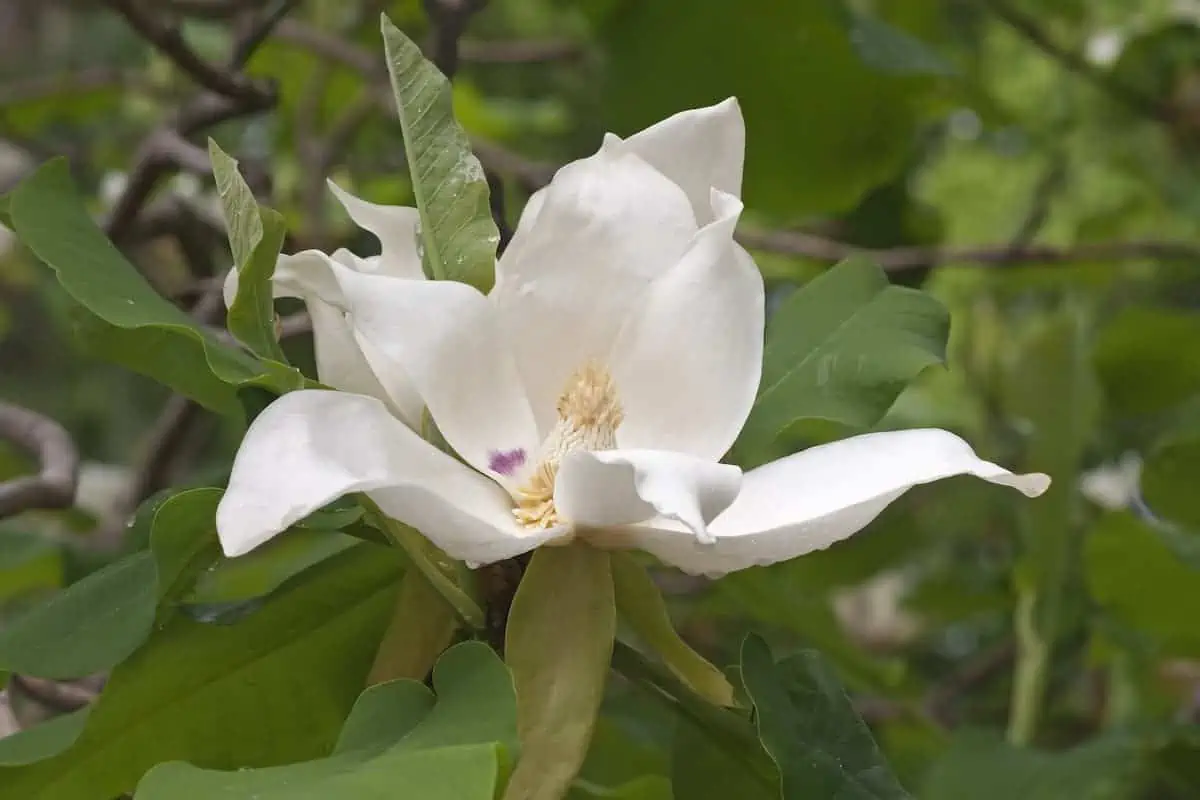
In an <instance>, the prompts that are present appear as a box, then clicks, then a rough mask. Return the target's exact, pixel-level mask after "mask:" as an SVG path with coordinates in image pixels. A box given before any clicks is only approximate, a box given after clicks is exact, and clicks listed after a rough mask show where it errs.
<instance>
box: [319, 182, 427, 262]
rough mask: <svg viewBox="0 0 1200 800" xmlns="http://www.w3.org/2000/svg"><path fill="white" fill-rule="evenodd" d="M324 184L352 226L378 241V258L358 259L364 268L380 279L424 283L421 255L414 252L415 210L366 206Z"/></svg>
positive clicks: (418, 219) (417, 221) (334, 185)
mask: <svg viewBox="0 0 1200 800" xmlns="http://www.w3.org/2000/svg"><path fill="white" fill-rule="evenodd" d="M326 183H328V184H329V189H330V191H332V192H333V194H334V196H335V197H337V199H338V202H340V203H341V204H342V208H344V209H346V213H347V214H349V215H350V219H352V220H354V224H355V225H357V226H358V227H360V228H362V229H363V230H366V231H370V232H371V233H373V234H375V238H377V239H378V240H379V245H380V248H381V249H380V255H379V258H378V259H362V261H363V262H364V263H365V264H369V265H370V266H371V267H372V268H373V269H374V270H375V271H376V272H378V273H379V274H380V275H391V276H392V277H394V278H408V279H409V280H424V279H425V271H424V270H423V269H422V268H421V254H420V252H419V251H418V249H417V241H418V236H419V233H418V231H419V229H420V224H421V218H420V215H419V214H418V213H417V210H416V209H415V208H409V207H408V206H382V205H378V204H376V203H369V202H367V201H366V200H363V199H362V198H360V197H355V196H354V195H352V194H350V192H347V191H346V190H345V189H343V188H341V187H340V186H338V185H337V184H336V183H334V182H333V181H326Z"/></svg>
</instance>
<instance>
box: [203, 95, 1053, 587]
mask: <svg viewBox="0 0 1200 800" xmlns="http://www.w3.org/2000/svg"><path fill="white" fill-rule="evenodd" d="M744 136H745V133H744V128H743V124H742V118H741V113H740V111H739V109H738V106H737V103H736V101H734V100H728V101H726V102H724V103H721V104H719V105H717V106H713V107H711V108H703V109H698V110H694V111H688V112H684V113H682V114H678V115H676V116H674V117H671V118H670V119H667V120H666V121H664V122H661V123H659V124H657V125H655V126H653V127H651V128H649V129H647V130H645V131H642V132H641V133H639V134H637V135H636V136H633V137H632V138H630V139H628V140H621V139H619V138H617V137H615V136H608V137H607V138H606V139H605V141H604V144H603V146H602V147H601V149H600V151H599V152H598V153H596V154H595V155H594V156H592V157H590V158H587V159H584V160H582V161H577V162H575V163H572V164H569V165H568V166H566V167H564V168H562V169H561V170H559V172H558V174H557V175H556V176H555V178H554V180H553V182H552V183H551V184H550V185H549V186H548V187H546V188H545V189H543V190H542V191H540V192H538V193H537V194H536V195H535V196H534V197H533V198H531V200H530V202H529V204H528V206H527V208H526V209H525V212H524V214H523V215H522V217H521V220H520V224H519V226H518V229H517V231H516V233H515V235H514V237H513V240H512V242H511V244H510V245H509V247H508V250H507V251H506V252H505V253H504V255H503V257H502V258H501V259H500V261H499V264H498V265H497V270H496V273H497V274H496V286H495V289H494V290H493V291H492V292H491V293H490V294H489V295H487V296H484V295H482V294H480V293H479V292H478V291H476V290H475V289H473V288H472V287H470V286H467V285H465V284H461V283H455V282H450V281H416V280H414V281H397V280H394V279H391V278H386V277H381V276H378V275H371V274H367V273H365V272H363V271H355V270H353V269H347V268H346V267H345V266H343V265H342V264H340V263H338V262H337V261H336V260H334V259H324V260H323V262H322V263H323V264H324V266H325V268H326V275H327V276H328V278H329V280H326V281H323V282H322V283H321V285H324V286H328V288H327V290H326V291H327V295H325V296H324V297H323V299H325V300H326V301H327V302H330V303H331V304H335V305H338V304H340V305H341V307H343V308H345V309H346V310H347V312H348V318H349V319H350V320H351V321H352V325H353V330H354V334H355V336H356V338H357V340H358V342H359V343H360V344H361V345H362V346H363V353H364V354H365V356H366V358H367V360H368V361H369V362H370V363H371V366H372V368H373V370H374V372H375V375H376V376H377V377H378V378H379V380H380V382H381V383H382V385H383V387H384V388H385V389H387V390H388V391H389V392H392V391H395V388H394V387H397V386H405V385H407V382H409V381H411V384H412V386H415V387H416V389H417V391H418V393H419V395H420V397H421V399H422V400H423V402H424V403H425V405H426V406H427V408H428V411H429V413H430V415H431V416H432V418H433V420H434V421H435V422H436V423H437V426H438V428H439V430H440V432H441V434H442V436H443V437H444V438H445V439H446V441H447V442H448V443H449V445H451V447H452V448H453V449H454V451H455V452H456V453H457V454H458V455H459V456H460V457H461V459H462V461H459V460H456V459H455V458H453V457H451V456H450V455H447V454H446V453H444V452H442V451H441V450H438V449H436V448H435V447H434V446H433V445H431V444H429V443H428V442H426V441H425V440H423V439H421V438H420V437H419V436H418V435H417V434H416V433H414V432H413V431H412V430H411V429H410V428H409V427H407V426H405V425H403V424H400V423H399V422H397V420H396V419H395V417H393V416H392V414H391V413H389V410H388V408H387V406H386V405H385V404H384V403H383V402H381V401H380V400H378V399H376V398H374V397H371V396H365V395H358V394H349V393H344V392H329V391H300V392H293V393H291V394H288V395H286V396H284V397H282V398H280V399H279V400H278V401H276V402H275V403H274V404H273V405H271V406H270V407H269V408H268V409H267V410H266V411H264V412H263V413H262V415H261V416H259V417H258V418H257V419H256V420H255V421H254V423H253V424H252V425H251V427H250V430H249V431H248V432H247V434H246V438H245V441H244V442H243V444H242V448H241V450H240V452H239V453H238V455H237V458H236V460H235V462H234V466H233V473H232V476H231V478H230V483H229V489H228V491H227V492H226V494H225V497H224V499H223V500H222V502H221V506H220V509H219V511H218V515H217V528H218V531H219V533H220V538H221V542H222V545H223V546H224V549H225V552H226V553H228V554H229V555H238V554H240V553H245V552H246V551H248V550H250V549H252V548H254V547H256V546H258V545H259V544H261V543H262V542H264V541H266V540H267V539H269V538H271V537H272V536H274V535H276V534H277V533H279V532H280V531H282V530H284V529H285V528H287V526H288V525H290V524H292V523H294V522H296V521H297V520H299V519H301V518H303V517H304V516H306V515H307V514H309V513H311V512H312V511H314V510H315V509H317V508H319V507H321V506H323V505H325V504H326V503H328V502H330V501H332V500H333V499H335V498H337V497H339V496H341V495H344V494H346V493H349V492H365V493H367V494H368V495H369V496H370V497H371V498H372V499H373V500H374V501H375V502H376V503H377V504H378V505H379V506H380V508H382V509H383V510H384V511H385V512H386V513H388V514H390V515H392V516H393V517H395V518H396V519H398V520H400V521H402V522H405V523H407V524H409V525H411V526H412V527H414V528H416V529H417V530H419V531H421V532H422V533H423V534H424V535H425V536H427V537H429V538H430V539H431V540H432V541H433V542H434V543H435V544H437V545H438V546H439V547H441V548H442V549H443V550H445V551H446V552H447V553H448V554H450V555H451V556H453V557H455V558H459V559H462V560H465V561H467V562H468V563H470V564H473V565H475V564H483V563H488V562H492V561H497V560H500V559H503V558H507V557H511V556H514V555H517V554H519V553H522V552H525V551H528V550H531V549H533V548H535V547H538V546H540V545H545V544H550V543H562V542H566V541H569V540H571V539H572V538H575V537H578V538H581V539H584V540H587V541H590V542H592V543H593V544H595V545H597V546H602V547H630V548H638V549H642V550H646V551H649V552H650V553H653V554H654V555H655V556H657V557H658V558H659V559H661V560H662V561H664V562H667V563H670V564H674V565H675V566H677V567H679V568H681V569H683V570H685V571H687V572H691V573H703V574H709V575H718V574H722V573H726V572H729V571H732V570H737V569H742V568H744V567H749V566H751V565H754V564H767V563H771V562H776V561H781V560H785V559H790V558H793V557H795V556H798V555H802V554H804V553H807V552H810V551H812V550H817V549H820V548H824V547H827V546H829V545H830V544H832V543H834V542H836V541H839V540H841V539H844V538H846V537H848V536H850V535H851V534H853V533H854V532H855V531H858V530H859V529H861V528H862V527H863V526H865V525H866V524H867V523H868V522H870V521H871V520H872V519H874V518H875V517H876V516H877V515H878V514H879V513H880V512H881V511H882V510H883V509H884V508H885V507H886V506H887V505H888V504H889V503H891V502H892V501H894V500H895V499H896V498H898V497H899V496H900V495H902V494H903V493H904V492H905V491H907V490H908V489H909V488H911V487H912V486H915V485H917V484H922V483H928V482H931V481H935V480H939V479H941V478H946V477H950V476H952V475H960V474H970V475H975V476H977V477H979V478H983V479H984V480H987V481H991V482H993V483H999V484H1004V485H1008V486H1013V487H1015V488H1017V489H1019V490H1021V491H1022V492H1024V493H1025V494H1027V495H1030V496H1034V495H1038V494H1040V493H1041V492H1043V491H1044V490H1045V489H1046V487H1047V485H1048V483H1049V479H1048V478H1047V477H1046V476H1044V475H1022V476H1017V475H1013V474H1012V473H1010V472H1008V471H1007V470H1004V469H1002V468H1001V467H999V466H996V465H995V464H990V463H988V462H986V461H982V460H980V459H979V458H978V457H977V456H976V455H975V454H974V453H973V452H972V450H971V448H970V447H969V446H968V445H967V444H966V443H965V442H964V441H963V440H962V439H960V438H958V437H957V436H955V435H953V434H951V433H948V432H946V431H941V430H910V431H897V432H887V433H872V434H867V435H863V436H856V437H853V438H851V439H847V440H845V441H841V442H836V443H834V444H828V445H823V446H820V447H814V448H812V449H810V450H807V451H804V452H802V453H798V454H796V455H793V456H790V457H788V458H784V459H782V460H780V461H777V462H775V463H772V464H768V465H766V466H764V467H760V468H758V469H755V470H752V471H750V472H748V473H746V474H745V475H743V473H742V471H741V470H740V469H739V468H738V467H736V466H732V465H728V464H721V463H719V460H720V459H721V458H722V457H723V456H724V454H725V453H726V451H727V450H728V449H729V447H730V446H731V445H732V444H733V441H734V439H735V438H736V437H737V435H738V433H739V431H740V429H741V427H742V425H743V423H744V422H745V420H746V417H747V415H748V413H749V411H750V408H751V405H752V404H753V402H754V397H755V394H756V393H757V390H758V383H759V377H760V372H761V366H762V348H763V284H762V278H761V276H760V274H759V272H758V270H757V268H756V267H755V265H754V262H753V261H752V260H751V258H750V256H749V255H748V254H747V253H746V252H745V251H744V250H743V249H742V248H741V247H740V246H739V245H738V244H737V243H736V242H735V241H734V240H733V230H734V225H735V224H736V222H737V219H738V215H739V214H740V212H741V210H742V204H741V201H740V200H739V199H738V194H739V192H740V188H741V176H742V152H743V144H744ZM333 284H336V286H333ZM313 285H317V282H315V281H314V282H313ZM330 298H333V299H330ZM463 462H465V463H463Z"/></svg>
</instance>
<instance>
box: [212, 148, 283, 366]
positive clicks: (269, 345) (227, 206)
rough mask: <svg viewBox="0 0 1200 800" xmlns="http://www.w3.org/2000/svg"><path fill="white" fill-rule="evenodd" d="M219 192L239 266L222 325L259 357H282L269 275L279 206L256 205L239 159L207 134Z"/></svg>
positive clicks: (278, 235)
mask: <svg viewBox="0 0 1200 800" xmlns="http://www.w3.org/2000/svg"><path fill="white" fill-rule="evenodd" d="M208 154H209V158H210V159H211V160H212V165H213V177H214V178H215V179H216V184H217V194H218V195H219V196H220V198H221V211H222V213H223V215H224V217H225V227H226V229H227V231H228V234H229V248H230V250H231V251H232V253H233V264H234V268H235V269H237V274H238V286H237V295H236V296H235V297H234V300H233V304H232V305H231V306H230V307H229V316H228V317H227V319H226V325H227V326H228V328H229V332H230V333H232V334H233V335H234V337H235V338H236V339H237V340H238V341H239V342H241V343H242V344H244V345H246V347H248V348H250V350H251V352H254V353H257V354H258V355H260V356H262V357H263V358H268V359H271V360H272V361H277V362H280V363H284V362H286V360H287V359H286V357H285V356H284V354H283V349H282V348H281V347H280V346H279V338H278V336H277V335H276V332H275V296H274V289H273V286H272V284H271V276H273V275H274V274H275V264H276V262H277V261H278V260H279V251H280V250H281V249H282V248H283V237H284V235H285V233H286V232H287V226H286V223H284V221H283V217H282V216H280V215H279V213H278V212H276V211H273V210H272V209H269V208H262V209H260V208H259V206H258V201H257V200H255V199H254V193H253V192H252V191H250V187H249V186H248V185H247V184H246V181H245V180H244V179H243V178H242V175H241V173H240V172H238V162H237V160H236V159H234V158H233V157H232V156H230V155H229V154H227V153H226V152H225V151H224V150H222V149H221V148H220V147H219V146H218V145H217V143H216V142H215V141H213V140H212V139H209V140H208Z"/></svg>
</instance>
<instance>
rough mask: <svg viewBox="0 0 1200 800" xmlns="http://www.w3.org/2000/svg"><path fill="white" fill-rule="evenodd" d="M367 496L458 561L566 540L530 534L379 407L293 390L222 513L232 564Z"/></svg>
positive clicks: (252, 436)
mask: <svg viewBox="0 0 1200 800" xmlns="http://www.w3.org/2000/svg"><path fill="white" fill-rule="evenodd" d="M351 492H367V493H368V494H369V495H370V496H371V497H372V498H373V499H374V500H375V501H376V502H377V503H378V504H379V505H380V507H381V508H382V509H383V510H384V511H385V512H386V513H388V514H390V515H391V516H393V517H395V518H396V519H398V520H400V521H401V522H404V523H407V524H409V525H411V526H413V527H414V528H416V529H417V530H419V531H421V532H422V533H423V534H424V535H425V536H427V537H428V538H429V539H430V540H432V541H433V542H434V543H435V544H437V545H438V546H439V547H441V548H442V549H443V550H445V551H446V552H447V553H448V554H449V555H451V556H452V557H454V558H459V559H463V560H467V561H471V562H473V563H484V562H489V561H493V560H496V559H499V558H505V557H508V556H511V555H514V554H517V553H521V552H525V551H526V550H530V549H532V548H533V547H535V546H537V544H538V543H540V542H542V541H546V540H548V539H550V538H554V537H557V536H561V535H564V534H565V533H566V531H564V530H552V531H547V532H544V533H543V534H542V535H540V536H530V535H528V534H527V533H526V532H524V531H523V530H521V529H520V528H519V527H518V526H517V524H516V522H515V521H514V520H513V517H512V513H511V506H512V503H511V500H510V498H509V496H508V493H507V492H505V491H504V490H503V489H501V488H500V487H499V486H497V485H496V484H495V483H493V482H492V481H489V480H488V479H487V478H485V477H483V476H482V475H480V474H478V473H476V472H474V471H473V470H471V469H470V468H469V467H466V466H464V465H463V464H461V463H459V462H458V461H456V460H454V459H453V458H451V457H450V456H448V455H446V454H445V453H443V452H441V451H440V450H438V449H437V448H435V447H434V446H433V445H431V444H429V443H428V442H426V441H424V440H423V439H421V438H420V437H419V436H417V435H416V434H415V433H413V432H412V431H411V430H409V429H408V428H407V427H405V426H404V425H403V424H401V423H400V422H399V421H397V420H396V419H395V418H394V417H392V416H391V415H390V414H389V413H388V411H387V409H386V408H385V407H384V406H383V404H382V403H381V402H379V401H378V400H376V399H374V398H371V397H365V396H362V395H354V394H348V393H344V392H329V391H318V390H305V391H298V392H291V393H290V394H286V395H284V396H283V397H281V398H279V400H277V401H275V402H274V403H273V404H271V405H270V406H269V407H268V408H267V409H266V410H265V411H263V413H262V414H260V415H259V416H258V417H257V418H256V419H255V420H254V422H253V423H252V424H251V425H250V429H249V430H248V431H247V432H246V437H245V439H244V440H243V442H242V446H241V448H240V449H239V450H238V454H237V457H236V458H235V459H234V463H233V472H232V474H231V475H230V478H229V487H228V488H227V489H226V491H225V495H224V496H223V497H222V498H221V503H220V506H219V507H218V508H217V534H218V536H219V537H220V540H221V546H222V548H223V549H224V551H225V553H226V554H227V555H229V556H237V555H241V554H243V553H246V552H249V551H250V550H252V549H254V548H255V547H258V546H259V545H261V544H262V543H263V542H265V541H267V540H268V539H270V538H271V537H273V536H275V535H276V534H278V533H280V532H281V531H283V530H285V529H286V528H287V527H288V526H289V525H292V524H293V523H295V522H298V521H299V520H301V519H303V518H304V517H306V516H307V515H309V514H310V513H312V512H313V511H315V510H317V509H318V508H321V507H322V506H324V505H326V504H327V503H329V502H331V501H333V500H335V499H337V498H338V497H341V496H343V495H345V494H349V493H351Z"/></svg>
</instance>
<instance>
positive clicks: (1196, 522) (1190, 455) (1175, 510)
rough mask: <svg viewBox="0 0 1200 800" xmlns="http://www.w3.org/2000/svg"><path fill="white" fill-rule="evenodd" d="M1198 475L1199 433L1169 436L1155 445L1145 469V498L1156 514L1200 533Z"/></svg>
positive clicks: (1199, 464)
mask: <svg viewBox="0 0 1200 800" xmlns="http://www.w3.org/2000/svg"><path fill="white" fill-rule="evenodd" d="M1197 475H1200V435H1195V434H1191V435H1185V436H1179V437H1172V438H1169V439H1167V440H1166V441H1164V442H1161V443H1160V444H1159V445H1158V446H1157V447H1155V448H1154V452H1152V453H1151V454H1150V456H1149V457H1148V458H1147V459H1146V463H1145V466H1144V467H1143V468H1142V499H1143V500H1145V501H1146V505H1147V506H1149V507H1150V509H1151V510H1152V511H1153V512H1154V513H1155V514H1156V515H1158V516H1161V517H1164V518H1165V519H1169V520H1171V521H1172V522H1175V523H1178V524H1180V525H1184V526H1187V527H1188V528H1191V529H1192V530H1194V531H1196V532H1198V533H1200V492H1197V491H1196V476H1197ZM1198 541H1200V539H1198Z"/></svg>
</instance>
